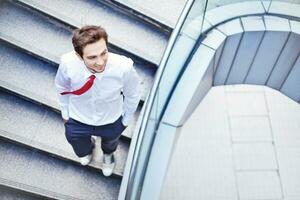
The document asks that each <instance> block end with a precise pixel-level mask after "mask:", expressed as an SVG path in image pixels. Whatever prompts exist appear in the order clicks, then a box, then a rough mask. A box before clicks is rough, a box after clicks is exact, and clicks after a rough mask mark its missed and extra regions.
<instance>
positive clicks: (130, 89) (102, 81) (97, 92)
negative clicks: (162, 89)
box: [55, 51, 140, 126]
mask: <svg viewBox="0 0 300 200" xmlns="http://www.w3.org/2000/svg"><path fill="white" fill-rule="evenodd" d="M92 74H93V73H92V72H90V71H89V70H88V69H87V67H86V66H85V64H84V62H83V61H82V60H80V59H79V58H78V56H77V55H76V54H75V51H72V52H69V53H67V54H64V55H63V56H62V57H61V62H60V65H59V68H58V71H57V74H56V77H55V86H56V88H57V92H58V102H59V105H60V107H61V113H62V117H63V119H66V120H67V119H69V117H71V118H73V119H75V120H77V121H80V122H82V123H84V124H89V125H94V126H100V125H105V124H110V123H113V122H114V121H116V120H117V119H118V118H119V117H120V116H121V115H123V121H122V122H123V124H124V125H125V126H128V124H129V122H130V121H131V119H132V118H133V114H134V112H135V110H136V108H137V106H138V103H139V100H140V92H139V78H138V75H137V73H136V71H135V69H134V68H133V61H132V60H131V59H130V58H127V57H125V56H121V55H118V54H114V53H109V55H108V60H107V64H106V67H105V70H104V71H103V72H101V73H95V74H94V75H95V76H96V78H95V80H94V84H93V86H92V87H91V88H90V89H89V90H88V91H86V92H85V93H83V94H81V95H74V94H67V95H61V94H60V93H61V92H65V91H74V90H77V89H79V88H81V87H82V86H83V85H84V84H85V83H86V82H87V80H88V79H89V76H90V75H92ZM121 91H122V92H123V95H124V97H125V98H124V100H123V96H122V95H121Z"/></svg>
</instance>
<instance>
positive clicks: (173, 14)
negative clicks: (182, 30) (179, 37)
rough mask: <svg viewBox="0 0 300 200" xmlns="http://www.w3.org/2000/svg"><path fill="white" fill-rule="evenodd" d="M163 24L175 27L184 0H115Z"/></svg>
mask: <svg viewBox="0 0 300 200" xmlns="http://www.w3.org/2000/svg"><path fill="white" fill-rule="evenodd" d="M115 1H117V2H119V3H121V4H124V5H126V6H128V7H130V8H132V9H135V10H137V11H139V12H141V13H143V14H145V15H147V16H149V17H151V18H153V19H155V20H157V21H159V22H161V23H163V24H165V25H168V26H170V27H172V28H174V27H175V25H176V22H177V20H178V17H179V15H180V13H181V11H182V9H183V7H184V5H185V3H186V0H168V1H167V0H163V1H161V0H115Z"/></svg>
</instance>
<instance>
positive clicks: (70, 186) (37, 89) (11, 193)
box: [0, 0, 172, 199]
mask: <svg viewBox="0 0 300 200" xmlns="http://www.w3.org/2000/svg"><path fill="white" fill-rule="evenodd" d="M115 2H116V1H93V0H77V1H67V0H64V1H61V0H51V1H50V0H43V1H41V0H14V1H12V0H11V1H10V0H1V1H0V27H1V28H0V89H1V90H0V155H1V156H0V161H1V162H0V163H1V164H0V198H1V199H116V198H117V196H118V192H119V187H120V183H121V178H122V174H123V171H124V165H125V161H126V157H127V153H128V148H129V144H130V138H131V136H132V133H133V131H134V128H135V123H133V124H132V125H131V126H130V127H128V128H127V129H126V130H125V131H124V133H123V134H122V137H121V142H120V145H119V147H118V150H117V152H116V159H117V166H116V169H115V171H114V174H113V176H112V177H109V178H106V177H104V176H102V173H101V167H102V162H101V160H102V152H101V151H100V147H99V146H100V138H97V139H96V148H95V152H94V155H95V156H94V159H93V161H92V162H91V164H90V165H89V166H87V167H82V166H80V164H79V162H78V160H77V158H76V156H75V155H74V153H73V151H72V148H71V146H70V145H69V144H68V143H67V141H66V139H65V136H64V127H63V123H62V119H61V116H60V110H59V106H58V103H57V97H56V94H55V88H54V77H55V74H56V70H57V67H58V64H59V58H60V56H61V55H62V54H63V53H65V52H68V51H70V50H72V45H71V36H72V30H73V29H74V28H76V27H81V26H82V25H85V24H97V25H102V26H103V27H105V28H106V29H107V31H108V33H109V43H110V44H109V50H110V51H111V52H116V53H120V54H123V55H126V56H129V57H131V58H132V59H133V60H134V62H135V68H136V70H137V72H138V73H139V75H140V77H141V87H142V100H141V102H140V104H139V108H138V112H137V113H136V118H135V121H136V120H137V117H138V115H139V111H140V110H141V108H142V106H143V103H144V100H145V99H146V96H147V93H148V92H149V90H150V88H151V85H152V82H153V78H154V75H155V71H156V68H157V66H158V64H159V62H160V59H161V57H162V54H163V51H164V49H165V47H166V44H167V39H168V37H169V35H170V31H171V30H172V28H170V26H169V25H167V24H164V23H163V22H160V21H159V20H157V19H155V18H153V17H151V16H149V15H146V14H143V15H142V14H141V13H142V12H141V10H135V9H134V8H133V7H132V6H131V5H130V4H129V5H125V4H120V5H122V7H120V5H119V6H116V4H115Z"/></svg>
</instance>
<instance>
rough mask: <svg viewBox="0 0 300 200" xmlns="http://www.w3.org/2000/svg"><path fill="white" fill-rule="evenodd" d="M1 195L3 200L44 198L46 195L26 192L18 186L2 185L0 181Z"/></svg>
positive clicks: (35, 199) (38, 199) (42, 199)
mask: <svg viewBox="0 0 300 200" xmlns="http://www.w3.org/2000/svg"><path fill="white" fill-rule="evenodd" d="M0 196H1V199H3V200H12V199H22V200H44V199H47V198H46V197H43V196H39V195H36V194H32V193H29V192H25V191H22V190H19V189H16V188H11V187H7V186H4V185H1V181H0Z"/></svg>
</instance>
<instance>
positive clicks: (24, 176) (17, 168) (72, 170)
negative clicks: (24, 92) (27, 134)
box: [0, 115, 121, 200]
mask: <svg viewBox="0 0 300 200" xmlns="http://www.w3.org/2000/svg"><path fill="white" fill-rule="evenodd" d="M1 116H2V115H1ZM0 154H1V157H0V185H4V186H6V187H10V188H14V189H15V190H21V191H24V192H25V191H26V192H28V193H31V194H36V195H39V196H44V197H48V198H53V199H64V200H68V199H70V200H71V199H72V200H74V199H82V200H89V199H90V200H92V199H117V196H118V191H119V188H120V182H121V180H120V178H118V177H109V178H106V177H104V176H102V175H101V173H100V172H99V171H97V170H90V169H88V168H87V167H82V166H77V165H72V164H70V163H69V162H67V161H64V160H59V159H57V158H53V157H50V156H47V155H45V154H44V153H41V152H35V151H31V150H30V149H26V148H22V147H20V146H18V145H15V144H13V143H9V142H7V141H4V140H0ZM43 199H45V198H43Z"/></svg>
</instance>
